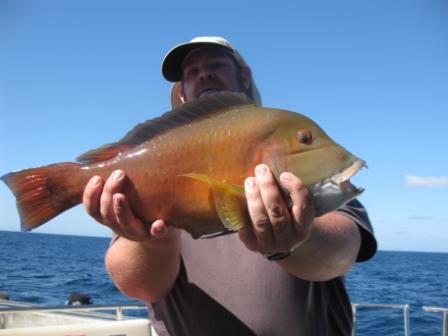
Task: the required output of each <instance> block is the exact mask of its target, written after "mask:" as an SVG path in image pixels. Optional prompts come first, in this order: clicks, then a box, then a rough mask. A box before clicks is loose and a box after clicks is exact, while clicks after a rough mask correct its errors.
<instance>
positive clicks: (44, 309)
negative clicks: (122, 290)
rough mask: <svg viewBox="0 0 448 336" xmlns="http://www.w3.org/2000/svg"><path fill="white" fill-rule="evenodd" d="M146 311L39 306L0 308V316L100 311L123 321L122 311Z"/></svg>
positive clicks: (128, 307)
mask: <svg viewBox="0 0 448 336" xmlns="http://www.w3.org/2000/svg"><path fill="white" fill-rule="evenodd" d="M141 309H146V306H145V305H139V304H135V305H130V304H123V305H79V306H49V307H41V306H23V307H18V306H14V307H6V308H2V307H0V314H8V313H10V314H12V313H14V314H16V313H20V312H23V313H36V312H39V313H42V312H48V313H49V312H58V313H63V312H73V311H101V310H110V311H115V318H116V320H117V321H121V320H123V311H124V310H141Z"/></svg>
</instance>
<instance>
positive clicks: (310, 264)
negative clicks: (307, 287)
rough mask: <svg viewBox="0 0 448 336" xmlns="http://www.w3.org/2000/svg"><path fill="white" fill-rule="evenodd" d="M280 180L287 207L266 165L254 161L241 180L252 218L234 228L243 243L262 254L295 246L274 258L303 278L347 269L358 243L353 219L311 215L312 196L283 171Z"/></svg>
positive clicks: (319, 277) (329, 275)
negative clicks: (252, 168)
mask: <svg viewBox="0 0 448 336" xmlns="http://www.w3.org/2000/svg"><path fill="white" fill-rule="evenodd" d="M280 183H281V184H282V187H283V188H285V189H286V190H287V191H288V192H289V194H290V197H291V200H292V208H291V210H290V211H289V210H288V209H287V207H286V205H285V203H284V201H283V199H282V195H281V193H280V189H279V186H278V185H277V182H276V180H275V178H274V176H273V175H272V173H271V172H270V171H269V169H268V168H267V167H266V166H265V165H259V166H257V168H256V169H255V177H249V178H247V179H246V183H245V191H246V198H247V201H248V208H249V214H250V216H251V219H252V223H253V224H252V226H251V227H246V228H244V229H242V230H240V232H239V235H240V239H241V240H242V242H243V243H244V244H245V245H246V247H247V248H249V249H250V250H252V251H257V252H261V253H276V252H286V251H288V250H290V249H291V248H293V247H295V248H296V249H295V252H294V254H293V255H292V256H290V257H288V258H286V259H284V260H280V261H278V263H279V264H280V265H282V266H283V267H285V268H286V269H287V270H288V271H289V272H290V273H292V274H294V275H295V276H297V277H299V278H302V279H306V280H311V281H323V280H329V279H332V278H334V277H336V276H340V275H343V274H344V273H346V272H347V271H348V270H350V268H351V267H352V266H353V264H354V262H355V261H356V257H357V255H358V251H359V248H360V245H361V236H360V233H359V229H358V228H357V226H356V224H355V223H354V222H353V221H352V220H351V219H349V218H348V217H346V216H344V215H342V214H340V213H337V212H332V213H329V214H326V215H324V216H321V217H319V218H317V219H315V218H314V208H313V205H312V200H311V196H310V194H309V192H308V189H307V188H306V187H305V185H304V184H303V182H302V181H301V180H300V179H298V178H297V177H296V176H294V175H292V174H290V173H283V174H281V176H280Z"/></svg>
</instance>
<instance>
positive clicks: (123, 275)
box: [106, 230, 180, 302]
mask: <svg viewBox="0 0 448 336" xmlns="http://www.w3.org/2000/svg"><path fill="white" fill-rule="evenodd" d="M106 268H107V270H108V272H109V274H110V276H111V277H112V279H113V281H114V282H115V284H116V285H117V287H118V288H119V289H120V291H121V292H123V293H124V294H125V295H127V296H130V297H134V298H137V299H139V300H143V301H146V302H155V301H158V300H160V299H161V298H163V297H164V296H165V295H167V294H168V293H169V291H170V290H171V288H172V286H173V284H174V282H175V280H176V278H177V276H178V273H179V268H180V234H179V232H178V231H177V230H176V231H174V232H171V233H170V234H169V236H167V237H164V238H161V239H158V240H157V241H145V242H135V241H131V240H128V239H126V238H123V237H120V238H118V239H117V240H116V241H115V242H114V243H113V244H112V246H111V247H110V248H109V250H108V251H107V254H106Z"/></svg>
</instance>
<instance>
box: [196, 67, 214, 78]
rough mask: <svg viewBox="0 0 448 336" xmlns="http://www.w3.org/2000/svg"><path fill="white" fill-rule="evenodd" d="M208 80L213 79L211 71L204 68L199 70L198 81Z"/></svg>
mask: <svg viewBox="0 0 448 336" xmlns="http://www.w3.org/2000/svg"><path fill="white" fill-rule="evenodd" d="M210 78H213V72H212V71H210V70H208V69H206V68H204V69H201V70H200V72H199V79H200V80H206V79H210Z"/></svg>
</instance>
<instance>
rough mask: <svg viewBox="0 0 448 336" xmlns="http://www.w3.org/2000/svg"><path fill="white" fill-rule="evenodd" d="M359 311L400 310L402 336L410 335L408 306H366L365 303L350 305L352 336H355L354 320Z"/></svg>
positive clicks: (372, 304)
mask: <svg viewBox="0 0 448 336" xmlns="http://www.w3.org/2000/svg"><path fill="white" fill-rule="evenodd" d="M360 309H363V310H364V309H400V310H402V311H403V331H404V336H409V335H410V334H411V323H410V320H409V305H408V304H374V303H371V304H367V303H352V311H353V330H352V336H355V335H356V320H357V312H358V310H360Z"/></svg>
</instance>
